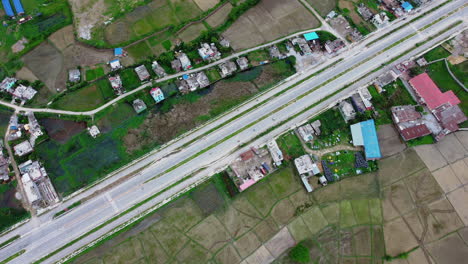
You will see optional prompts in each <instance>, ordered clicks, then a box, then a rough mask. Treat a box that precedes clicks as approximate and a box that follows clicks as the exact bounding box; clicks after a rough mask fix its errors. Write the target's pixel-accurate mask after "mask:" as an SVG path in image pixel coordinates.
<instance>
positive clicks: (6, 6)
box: [2, 0, 15, 17]
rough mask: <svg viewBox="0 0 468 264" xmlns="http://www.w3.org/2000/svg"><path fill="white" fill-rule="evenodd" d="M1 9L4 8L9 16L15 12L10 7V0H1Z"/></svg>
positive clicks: (12, 15)
mask: <svg viewBox="0 0 468 264" xmlns="http://www.w3.org/2000/svg"><path fill="white" fill-rule="evenodd" d="M2 4H3V10H5V14H6V15H7V16H9V17H14V16H15V13H13V8H12V7H11V3H10V0H2Z"/></svg>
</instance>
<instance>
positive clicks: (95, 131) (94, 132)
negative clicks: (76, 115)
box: [88, 126, 101, 138]
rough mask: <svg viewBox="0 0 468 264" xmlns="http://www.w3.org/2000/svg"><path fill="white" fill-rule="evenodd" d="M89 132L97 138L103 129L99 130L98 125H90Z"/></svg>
mask: <svg viewBox="0 0 468 264" xmlns="http://www.w3.org/2000/svg"><path fill="white" fill-rule="evenodd" d="M88 132H89V135H91V136H92V137H93V138H96V137H97V136H98V135H99V134H101V131H99V128H98V127H97V126H92V127H88Z"/></svg>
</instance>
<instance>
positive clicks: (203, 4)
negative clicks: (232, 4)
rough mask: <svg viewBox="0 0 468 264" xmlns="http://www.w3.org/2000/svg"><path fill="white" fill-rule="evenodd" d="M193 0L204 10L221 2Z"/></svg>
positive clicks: (215, 0) (217, 0)
mask: <svg viewBox="0 0 468 264" xmlns="http://www.w3.org/2000/svg"><path fill="white" fill-rule="evenodd" d="M193 1H194V2H195V4H197V6H198V7H199V8H200V9H201V10H203V11H206V10H208V9H210V8H213V7H214V6H215V5H216V4H218V3H219V0H193Z"/></svg>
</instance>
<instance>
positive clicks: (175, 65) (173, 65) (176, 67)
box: [171, 59, 182, 72]
mask: <svg viewBox="0 0 468 264" xmlns="http://www.w3.org/2000/svg"><path fill="white" fill-rule="evenodd" d="M171 68H172V69H174V71H176V72H180V71H182V64H181V63H180V60H178V59H175V60H173V61H171Z"/></svg>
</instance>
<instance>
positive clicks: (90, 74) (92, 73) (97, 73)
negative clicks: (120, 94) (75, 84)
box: [85, 67, 104, 81]
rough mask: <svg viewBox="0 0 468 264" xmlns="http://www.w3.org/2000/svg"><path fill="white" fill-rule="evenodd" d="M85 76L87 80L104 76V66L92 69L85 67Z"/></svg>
mask: <svg viewBox="0 0 468 264" xmlns="http://www.w3.org/2000/svg"><path fill="white" fill-rule="evenodd" d="M85 76H86V80H87V81H92V80H95V79H97V78H99V77H102V76H104V68H102V67H97V68H94V69H87V70H86V73H85Z"/></svg>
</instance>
